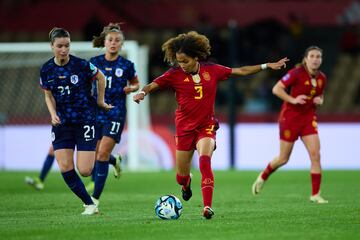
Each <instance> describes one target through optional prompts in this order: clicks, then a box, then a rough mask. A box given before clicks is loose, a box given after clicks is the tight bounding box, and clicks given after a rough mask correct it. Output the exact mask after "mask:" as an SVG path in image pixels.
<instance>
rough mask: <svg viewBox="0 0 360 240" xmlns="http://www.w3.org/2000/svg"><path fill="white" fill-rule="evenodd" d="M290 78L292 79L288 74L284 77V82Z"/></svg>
mask: <svg viewBox="0 0 360 240" xmlns="http://www.w3.org/2000/svg"><path fill="white" fill-rule="evenodd" d="M289 78H290V74H288V73H287V74H286V75H285V76H283V78H282V80H283V81H287V80H289Z"/></svg>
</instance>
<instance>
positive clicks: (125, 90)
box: [123, 86, 137, 94]
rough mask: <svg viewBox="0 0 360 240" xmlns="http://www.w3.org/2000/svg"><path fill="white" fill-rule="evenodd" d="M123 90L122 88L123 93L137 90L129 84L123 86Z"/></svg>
mask: <svg viewBox="0 0 360 240" xmlns="http://www.w3.org/2000/svg"><path fill="white" fill-rule="evenodd" d="M123 90H124V93H125V94H129V93H132V92H135V91H137V89H136V88H134V87H130V86H126V87H124V88H123Z"/></svg>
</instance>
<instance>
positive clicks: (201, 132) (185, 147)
mask: <svg viewBox="0 0 360 240" xmlns="http://www.w3.org/2000/svg"><path fill="white" fill-rule="evenodd" d="M218 129H219V124H218V123H217V122H215V123H209V124H206V125H203V126H202V127H199V128H197V129H195V130H194V131H192V132H190V133H189V134H185V135H181V136H175V144H176V150H179V151H191V150H195V149H196V144H197V143H198V141H199V140H200V139H202V138H205V137H210V138H212V139H214V140H216V130H218Z"/></svg>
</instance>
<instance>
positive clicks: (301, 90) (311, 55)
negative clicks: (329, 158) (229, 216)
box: [252, 46, 328, 203]
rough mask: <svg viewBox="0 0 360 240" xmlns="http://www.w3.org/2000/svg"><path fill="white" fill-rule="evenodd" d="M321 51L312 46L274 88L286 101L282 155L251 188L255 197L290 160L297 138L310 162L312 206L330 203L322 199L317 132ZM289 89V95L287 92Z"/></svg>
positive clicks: (281, 120)
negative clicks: (313, 203) (300, 141)
mask: <svg viewBox="0 0 360 240" xmlns="http://www.w3.org/2000/svg"><path fill="white" fill-rule="evenodd" d="M321 62H322V49H321V48H319V47H317V46H310V47H309V48H307V49H306V51H305V54H304V58H303V62H302V65H300V66H299V67H295V68H294V69H291V70H290V71H289V72H288V73H287V74H286V75H285V76H284V77H283V78H282V79H281V80H280V81H278V82H277V83H276V85H275V86H274V88H273V93H274V94H275V95H276V96H278V97H279V98H281V99H282V100H284V104H283V106H282V109H281V112H280V117H279V125H280V153H279V156H277V157H275V158H274V159H273V160H272V161H271V162H270V163H269V164H268V165H267V167H266V168H265V170H264V171H263V172H261V173H260V175H259V176H258V178H257V179H256V181H255V182H254V184H253V186H252V192H253V194H254V195H257V194H259V193H260V191H261V189H262V187H263V185H264V183H265V181H266V180H267V179H268V177H269V176H270V175H271V173H273V172H274V171H275V170H276V169H278V168H279V167H281V166H283V165H285V164H286V163H287V162H288V161H289V158H290V155H291V151H292V149H293V146H294V143H295V141H296V140H297V139H298V137H300V138H301V140H302V141H303V143H304V145H305V147H306V150H307V151H308V153H309V156H310V161H311V169H310V174H311V182H312V194H311V197H310V201H311V202H315V203H327V202H328V201H327V200H325V199H324V198H322V197H321V195H320V184H321V164H320V140H319V135H318V129H317V116H316V108H317V106H319V105H322V104H323V101H324V87H325V84H326V76H325V74H324V73H323V72H321V71H320V70H319V68H320V65H321ZM287 89H290V94H288V93H287V92H286V90H287Z"/></svg>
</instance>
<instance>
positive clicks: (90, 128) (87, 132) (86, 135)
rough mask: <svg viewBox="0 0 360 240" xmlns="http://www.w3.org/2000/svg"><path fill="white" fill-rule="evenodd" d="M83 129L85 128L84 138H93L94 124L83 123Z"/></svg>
mask: <svg viewBox="0 0 360 240" xmlns="http://www.w3.org/2000/svg"><path fill="white" fill-rule="evenodd" d="M84 129H85V133H84V138H85V139H92V138H95V127H94V126H89V125H85V126H84Z"/></svg>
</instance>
